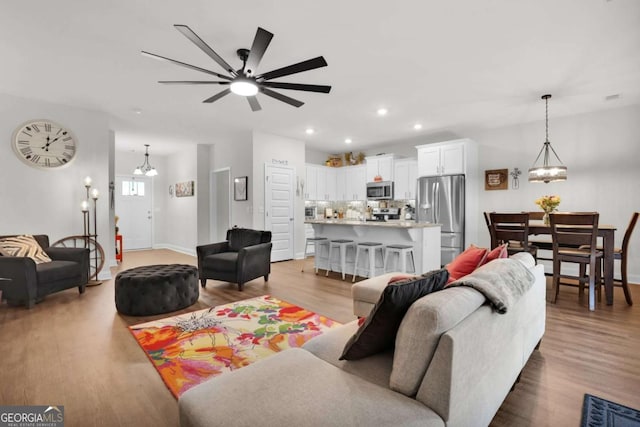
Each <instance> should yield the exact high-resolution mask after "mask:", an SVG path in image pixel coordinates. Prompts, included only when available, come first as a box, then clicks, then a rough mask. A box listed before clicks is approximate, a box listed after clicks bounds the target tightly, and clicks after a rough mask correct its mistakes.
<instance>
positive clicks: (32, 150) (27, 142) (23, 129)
mask: <svg viewBox="0 0 640 427" xmlns="http://www.w3.org/2000/svg"><path fill="white" fill-rule="evenodd" d="M11 146H12V148H13V151H14V153H16V156H18V158H19V159H20V160H22V161H23V162H24V163H26V164H28V165H29V166H33V167H35V168H38V169H44V170H50V169H58V168H62V167H65V166H67V165H68V164H69V163H71V162H72V161H73V160H74V159H75V157H76V152H77V146H78V140H77V139H76V137H75V136H74V135H73V133H72V132H71V131H70V130H69V129H67V128H65V127H64V126H61V125H59V124H58V123H56V122H52V121H51V120H45V119H38V120H29V121H28V122H25V123H23V124H21V125H20V126H18V127H17V128H16V130H15V132H14V133H13V138H12V140H11Z"/></svg>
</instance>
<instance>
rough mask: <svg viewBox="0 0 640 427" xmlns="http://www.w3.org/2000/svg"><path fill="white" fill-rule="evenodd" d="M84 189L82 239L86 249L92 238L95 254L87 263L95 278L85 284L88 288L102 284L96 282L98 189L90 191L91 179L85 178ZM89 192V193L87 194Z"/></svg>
mask: <svg viewBox="0 0 640 427" xmlns="http://www.w3.org/2000/svg"><path fill="white" fill-rule="evenodd" d="M84 188H85V189H86V190H87V199H86V200H85V201H83V202H82V216H83V223H84V237H85V244H86V247H89V242H90V240H89V239H91V238H93V240H94V242H95V244H96V248H94V250H95V252H96V254H95V256H93V257H91V259H89V262H90V263H91V262H93V263H94V267H95V271H96V277H95V279H93V280H89V281H88V282H87V285H88V286H97V285H101V284H102V282H101V281H100V280H98V254H97V252H98V248H97V246H98V195H99V192H98V189H97V188H94V189H93V190H91V177H89V176H88V177H86V178H85V179H84ZM90 190H91V192H89V191H90ZM89 198H91V199H93V234H92V233H91V218H90V216H89Z"/></svg>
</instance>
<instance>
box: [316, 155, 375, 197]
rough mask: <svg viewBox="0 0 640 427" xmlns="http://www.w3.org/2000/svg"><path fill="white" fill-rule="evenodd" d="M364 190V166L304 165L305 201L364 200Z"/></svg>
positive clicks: (365, 183) (365, 184)
mask: <svg viewBox="0 0 640 427" xmlns="http://www.w3.org/2000/svg"><path fill="white" fill-rule="evenodd" d="M366 190H367V181H366V179H365V167H364V166H349V167H342V168H332V167H327V166H320V165H311V164H307V165H306V182H305V189H304V199H305V200H327V201H339V200H346V201H351V200H366V198H367V196H366Z"/></svg>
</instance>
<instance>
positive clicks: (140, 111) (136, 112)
mask: <svg viewBox="0 0 640 427" xmlns="http://www.w3.org/2000/svg"><path fill="white" fill-rule="evenodd" d="M133 112H134V113H135V114H142V110H141V109H139V108H134V109H133Z"/></svg>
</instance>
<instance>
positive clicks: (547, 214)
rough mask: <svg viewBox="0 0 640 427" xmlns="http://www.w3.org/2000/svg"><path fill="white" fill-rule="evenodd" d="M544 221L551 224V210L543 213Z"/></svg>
mask: <svg viewBox="0 0 640 427" xmlns="http://www.w3.org/2000/svg"><path fill="white" fill-rule="evenodd" d="M542 222H544V225H549V224H551V220H550V219H549V212H545V213H544V215H542Z"/></svg>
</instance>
